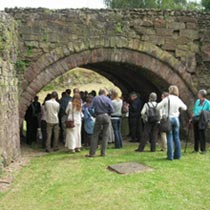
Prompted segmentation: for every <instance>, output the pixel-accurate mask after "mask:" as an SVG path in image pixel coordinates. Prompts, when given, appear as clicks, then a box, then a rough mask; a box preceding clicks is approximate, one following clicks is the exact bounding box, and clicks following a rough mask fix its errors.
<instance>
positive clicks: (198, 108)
mask: <svg viewBox="0 0 210 210" xmlns="http://www.w3.org/2000/svg"><path fill="white" fill-rule="evenodd" d="M206 96H207V91H206V90H204V89H202V90H200V91H199V92H198V99H197V100H196V102H195V105H194V109H193V118H192V123H193V128H194V151H193V152H194V153H197V152H198V151H199V148H200V150H201V154H205V152H206V135H205V129H200V128H199V119H200V114H201V112H202V111H210V101H209V100H207V99H206Z"/></svg>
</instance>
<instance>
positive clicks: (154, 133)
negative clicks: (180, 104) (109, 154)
mask: <svg viewBox="0 0 210 210" xmlns="http://www.w3.org/2000/svg"><path fill="white" fill-rule="evenodd" d="M156 101H157V94H156V93H150V95H149V102H148V103H146V104H144V107H143V109H142V111H141V116H142V118H143V121H144V123H145V126H144V138H142V140H141V141H140V144H139V147H138V149H137V150H135V151H136V152H143V151H144V148H145V145H146V143H147V141H148V140H149V142H150V145H151V146H150V151H151V152H155V151H156V142H157V137H158V122H159V120H160V111H158V110H157V102H156Z"/></svg>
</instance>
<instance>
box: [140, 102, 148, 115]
mask: <svg viewBox="0 0 210 210" xmlns="http://www.w3.org/2000/svg"><path fill="white" fill-rule="evenodd" d="M146 111H147V104H144V106H143V108H142V110H141V115H142V116H143V115H145V113H146Z"/></svg>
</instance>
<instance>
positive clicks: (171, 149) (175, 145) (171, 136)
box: [167, 117, 181, 160]
mask: <svg viewBox="0 0 210 210" xmlns="http://www.w3.org/2000/svg"><path fill="white" fill-rule="evenodd" d="M170 121H171V127H172V130H171V131H170V132H169V133H168V135H167V146H168V150H167V158H168V160H173V159H180V158H181V142H180V137H179V129H180V122H179V118H178V117H172V118H170Z"/></svg>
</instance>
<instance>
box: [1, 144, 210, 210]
mask: <svg viewBox="0 0 210 210" xmlns="http://www.w3.org/2000/svg"><path fill="white" fill-rule="evenodd" d="M135 147H136V145H126V147H125V148H124V149H122V150H114V149H109V150H108V156H107V157H97V158H95V159H86V158H84V155H85V154H86V153H87V151H83V152H82V153H80V154H75V155H72V154H68V153H64V152H58V153H52V154H49V155H45V156H42V157H36V158H34V159H33V160H32V161H31V163H30V164H29V165H28V166H26V167H25V168H23V169H22V170H21V171H20V172H19V174H18V176H17V178H16V181H15V183H14V185H13V186H12V189H11V190H10V191H9V192H7V193H5V194H0V198H1V201H0V209H1V210H13V209H15V210H32V209H33V210H48V209H49V210H80V209H81V210H83V209H84V210H137V209H161V210H162V209H163V210H165V209H167V210H168V209H176V210H181V209H196V210H197V209H198V210H200V209H210V197H209V195H210V161H209V160H210V153H207V154H206V155H200V154H191V153H189V151H191V149H189V151H188V153H186V154H183V157H182V159H181V160H180V161H173V162H171V161H167V160H166V159H165V153H162V152H156V153H149V152H145V153H135V152H133V150H134V149H135ZM128 161H129V162H130V161H134V162H138V163H143V164H146V165H148V166H150V167H152V168H154V171H153V172H145V173H140V174H132V175H119V174H116V173H113V172H110V171H109V170H107V166H108V165H110V164H116V163H123V162H128Z"/></svg>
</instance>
